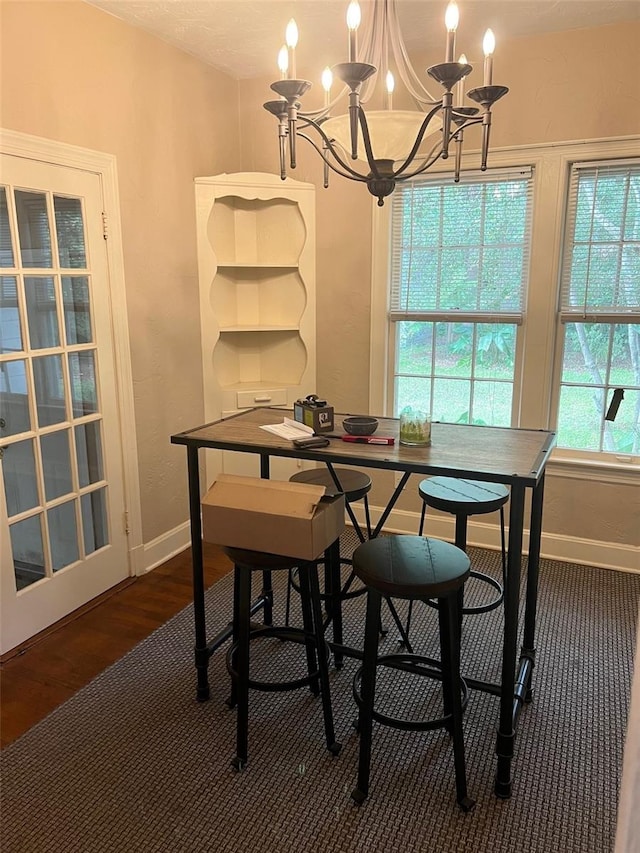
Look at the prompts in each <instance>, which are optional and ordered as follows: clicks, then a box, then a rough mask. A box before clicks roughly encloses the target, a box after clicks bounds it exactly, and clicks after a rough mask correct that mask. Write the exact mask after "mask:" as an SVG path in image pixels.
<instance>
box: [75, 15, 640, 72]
mask: <svg viewBox="0 0 640 853" xmlns="http://www.w3.org/2000/svg"><path fill="white" fill-rule="evenodd" d="M88 2H90V3H91V5H93V6H97V7H98V8H100V9H103V10H105V11H107V12H109V13H111V14H112V15H114V16H115V17H117V18H120V19H122V20H123V21H126V22H127V23H129V24H133V25H134V26H137V27H140V28H142V29H144V30H147V31H148V32H150V33H153V34H154V35H156V36H158V37H159V38H161V39H163V40H164V41H166V42H168V43H169V44H172V45H174V46H176V47H179V48H181V49H182V50H184V51H186V52H187V53H190V54H192V55H193V56H196V57H198V58H199V59H201V60H203V61H204V62H206V63H208V64H209V65H212V66H214V67H215V68H218V69H220V70H221V71H224V72H226V73H227V74H230V75H231V76H233V77H236V78H247V77H256V76H261V75H268V74H270V73H275V71H276V57H277V54H278V50H279V48H280V46H281V45H282V43H283V40H284V30H285V26H286V23H287V21H288V20H289V18H290V17H291V16H295V19H296V21H297V23H298V27H299V29H300V42H299V46H298V50H297V55H298V68H299V69H300V68H305V55H306V53H305V51H306V50H308V51H309V54H311V53H313V55H314V56H317V55H318V53H320V54H322V55H323V57H325V60H324V61H325V63H326V64H329V65H332V64H334V63H336V62H340V61H343V60H345V59H346V55H345V54H346V50H347V34H346V24H345V23H344V21H345V14H346V8H347V5H348V3H347V0H88ZM370 2H371V0H360V4H361V7H362V9H363V16H364V15H366V14H367V8H366V7H367V5H368V3H370ZM458 6H459V9H460V26H459V29H458V44H459V45H460V46H461V49H462V50H467V51H468V50H469V47H468V45H471V43H473V44H475V42H478V45H479V44H480V42H481V40H482V34H483V32H484V29H485V28H486V27H489V26H490V27H492V29H493V30H494V32H495V34H496V39H497V40H498V43H499V41H500V39H508V38H512V37H517V36H523V35H530V34H533V33H545V32H557V31H562V30H570V29H578V28H582V27H597V26H601V25H603V24H609V23H617V22H620V21H627V20H632V19H634V20H637V19H640V0H533V2H531V1H530V0H458ZM445 7H446V0H398V8H399V15H400V21H401V25H402V29H403V35H404V38H405V42H406V44H407V47H409V48H416V47H418V46H419V47H421V48H422V49H423V50H425V51H427V52H431V51H433V52H434V54H435V53H437V52H438V51H439V50H440V48H444V23H443V21H444V10H445ZM478 52H480V50H479V48H478ZM434 61H437V59H436V57H435V56H434ZM305 70H306V68H305ZM307 73H309V72H308V71H307Z"/></svg>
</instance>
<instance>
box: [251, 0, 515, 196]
mask: <svg viewBox="0 0 640 853" xmlns="http://www.w3.org/2000/svg"><path fill="white" fill-rule="evenodd" d="M371 8H372V10H373V18H372V21H371V22H370V26H369V28H368V30H367V33H366V35H365V38H364V39H363V45H362V47H361V49H359V45H358V29H359V27H360V23H361V12H360V5H359V4H358V3H357V2H356V0H354V2H351V3H350V4H349V7H348V10H347V30H348V61H347V62H341V63H339V64H338V65H335V66H334V67H333V69H329V68H325V70H324V71H323V72H322V87H323V89H324V93H325V94H324V104H323V106H322V108H321V109H318V110H315V111H310V112H305V111H303V110H302V108H301V103H300V99H301V98H302V97H303V95H305V94H306V92H307V91H308V90H309V89H310V88H311V83H310V82H309V81H308V80H300V79H298V78H297V77H296V57H295V48H296V45H297V43H298V28H297V26H296V23H295V21H294V20H293V18H292V19H291V20H290V21H289V23H288V24H287V28H286V36H285V42H286V43H285V45H284V46H283V47H282V48H281V49H280V53H279V54H278V68H279V69H280V80H277V81H276V82H275V83H272V84H271V88H272V89H273V91H274V92H275V93H276V94H277V95H278V96H279V98H278V100H275V101H267V103H265V104H264V108H265V109H266V110H268V111H269V112H270V113H271V114H272V115H274V116H275V117H276V118H277V120H278V143H279V155H280V176H281V177H282V179H283V180H284V179H285V178H286V174H287V160H288V162H289V166H290V168H291V169H295V167H296V138H297V137H300V138H301V139H304V140H306V141H307V142H309V143H310V144H311V145H312V146H313V148H315V150H316V151H317V152H318V154H319V155H320V156H321V157H322V159H323V161H324V185H325V187H327V186H328V185H329V169H331V170H333V171H334V172H336V173H337V174H338V175H342V176H343V177H345V178H348V179H349V180H353V181H360V182H363V183H365V184H366V185H367V187H368V189H369V192H370V193H371V194H372V195H374V196H376V197H377V199H378V204H379V205H380V206H382V205H383V204H384V199H385V198H386V197H387V196H389V195H391V193H392V192H393V190H394V189H395V186H396V183H397V182H399V181H406V180H408V179H409V178H413V177H415V176H416V175H419V174H420V173H421V172H425V171H426V170H427V169H428V168H430V167H431V166H433V164H434V163H436V162H437V161H438V160H440V159H442V160H446V159H447V158H448V157H449V147H450V145H451V143H454V144H455V146H456V147H455V174H454V180H455V181H458V180H459V179H460V166H461V159H462V142H463V135H464V130H465V129H466V128H467V127H470V126H472V125H475V124H478V125H482V149H481V163H480V168H481V169H482V170H485V169H486V168H487V154H488V151H489V130H490V127H491V108H492V106H493V105H494V104H495V102H496V101H497V100H498V99H499V98H501V97H502V96H503V95H506V94H507V92H508V91H509V89H508V88H507V87H506V86H495V85H493V83H492V79H493V53H494V50H495V38H494V35H493V32H492V31H491V30H487V32H486V34H485V37H484V41H483V51H484V57H485V58H484V79H483V85H482V86H480V87H478V88H475V89H470V90H469V91H468V92H467V93H466V97H467V98H469V99H470V100H471V101H473V102H474V103H475V104H478V105H479V106H464V97H465V94H464V80H465V78H466V77H468V76H469V74H470V73H471V71H472V70H473V68H472V66H471V65H469V64H468V63H467V59H466V57H465V55H464V54H462V55H461V56H460V58H459V60H458V61H457V62H456V61H455V60H454V53H455V43H456V30H457V27H458V20H459V15H458V7H457V5H456V3H453V2H452V3H449V5H448V6H447V10H446V14H445V28H446V47H445V61H444V62H442V63H439V64H437V65H432V66H431V67H429V68H427V74H428V75H429V76H430V77H431V78H432V79H433V80H435V81H436V82H437V83H439V84H440V85H441V86H442V88H443V89H444V92H443V94H442V97H441V98H440V99H434V98H433V97H432V96H431V95H430V94H429V92H428V91H427V90H426V89H425V88H424V86H423V85H422V83H421V81H420V78H419V77H418V75H417V74H416V72H415V71H414V69H413V68H412V67H411V65H410V63H409V60H408V53H407V50H406V47H405V45H404V41H403V39H402V35H401V32H400V26H399V23H398V12H397V8H396V0H374V2H373V4H372V7H371ZM390 56H392V57H393V61H394V67H395V70H396V73H397V75H398V76H399V77H400V79H401V80H402V82H403V83H404V85H405V87H406V88H407V91H408V92H409V94H410V96H411V98H412V99H413V101H414V103H415V104H416V107H417V109H416V110H394V109H393V106H392V105H393V92H394V89H395V76H394V73H393V72H392V70H391V68H390V67H389V57H390ZM359 57H360V58H359ZM378 71H382V72H383V78H384V81H385V94H384V98H383V101H384V106H385V109H383V110H367V112H365V109H364V105H365V104H366V102H367V100H368V97H369V95H370V93H371V92H372V84H373V82H374V81H375V79H376V76H377V72H378ZM334 77H337V78H338V79H339V80H341V81H342V83H343V84H344V85H345V89H344V92H348V96H349V107H348V113H347V114H346V115H337V116H334V115H332V114H331V108H332V106H334V104H335V101H333V102H332V100H331V88H332V86H333V80H334ZM454 89H455V100H456V103H455V105H454V103H453V91H454ZM341 94H342V93H341ZM339 97H340V96H339ZM338 99H339V98H336V101H337V100H338ZM432 134H437V137H436V142H435V143H434V144H433V145H432V146H431V148H430V150H425V147H428V146H426V145H425V138H426V137H429V136H430V135H432ZM287 149H288V151H287ZM287 154H288V156H287ZM350 160H351V161H360V162H361V163H364V164H365V166H364V168H362V169H358V168H357V167H356V164H352V163H350V162H349V161H350Z"/></svg>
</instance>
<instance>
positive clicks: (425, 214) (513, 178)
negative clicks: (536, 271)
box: [390, 167, 533, 323]
mask: <svg viewBox="0 0 640 853" xmlns="http://www.w3.org/2000/svg"><path fill="white" fill-rule="evenodd" d="M532 195H533V181H532V171H531V168H530V167H527V168H522V169H517V170H508V171H507V170H504V171H502V170H499V171H492V172H490V173H487V172H484V173H483V172H478V173H466V174H464V175H463V176H461V179H460V182H459V183H458V184H455V183H453V182H452V180H451V177H450V176H448V175H447V176H446V177H441V178H436V179H429V180H422V181H419V182H414V183H412V184H411V185H406V184H405V185H403V186H402V187H401V188H398V189H397V190H396V192H395V195H394V198H393V212H392V221H393V226H392V252H391V256H392V264H391V267H392V269H391V299H390V309H391V312H390V316H391V319H392V320H401V319H408V318H411V319H418V318H420V317H424V318H427V317H428V318H429V319H433V318H434V317H435V316H438V317H442V318H444V319H446V318H450V317H451V316H452V315H453V314H455V315H456V316H457V317H459V318H465V319H474V318H478V319H483V320H489V319H491V320H493V321H496V322H514V321H515V322H518V323H519V322H521V321H522V315H523V310H524V304H525V300H526V288H527V278H528V269H529V246H530V241H531V218H532V217H531V211H532Z"/></svg>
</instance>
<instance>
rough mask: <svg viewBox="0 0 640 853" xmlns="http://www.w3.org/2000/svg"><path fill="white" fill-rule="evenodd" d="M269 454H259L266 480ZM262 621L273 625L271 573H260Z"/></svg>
mask: <svg viewBox="0 0 640 853" xmlns="http://www.w3.org/2000/svg"><path fill="white" fill-rule="evenodd" d="M269 468H270V465H269V454H268V453H261V454H260V476H261V477H262V479H263V480H268V479H269V476H270V473H271V472H270V470H269ZM262 600H263V610H262V621H263V622H264V624H265V625H273V587H272V585H271V572H263V573H262Z"/></svg>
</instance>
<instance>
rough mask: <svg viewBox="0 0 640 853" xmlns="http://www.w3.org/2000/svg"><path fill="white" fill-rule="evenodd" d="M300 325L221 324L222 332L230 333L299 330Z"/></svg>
mask: <svg viewBox="0 0 640 853" xmlns="http://www.w3.org/2000/svg"><path fill="white" fill-rule="evenodd" d="M299 331H300V327H299V326H297V325H296V326H221V327H220V334H221V335H228V334H231V333H232V332H241V333H242V332H258V333H260V332H299Z"/></svg>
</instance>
